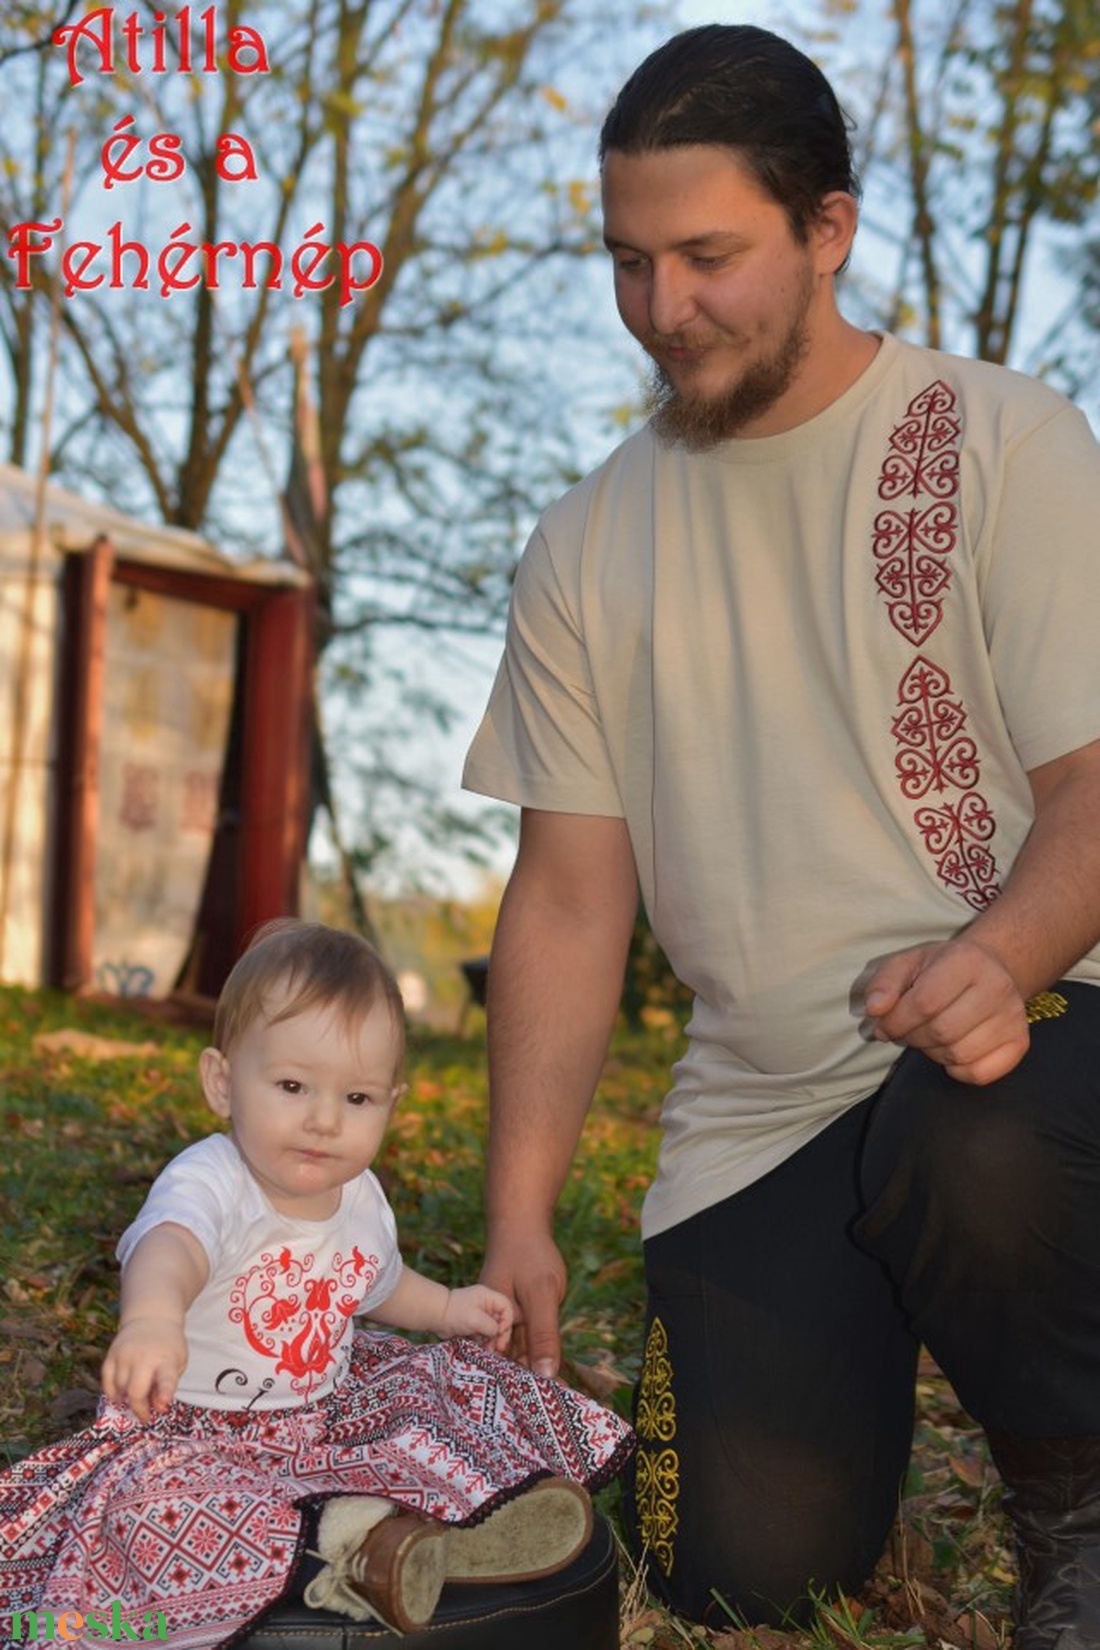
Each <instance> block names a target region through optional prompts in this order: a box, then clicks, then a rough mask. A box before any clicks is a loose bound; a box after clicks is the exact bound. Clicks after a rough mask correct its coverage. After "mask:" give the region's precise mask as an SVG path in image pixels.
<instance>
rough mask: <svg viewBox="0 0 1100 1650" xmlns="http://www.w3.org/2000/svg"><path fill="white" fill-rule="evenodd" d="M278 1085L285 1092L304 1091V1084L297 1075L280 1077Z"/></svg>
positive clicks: (299, 1092) (295, 1092)
mask: <svg viewBox="0 0 1100 1650" xmlns="http://www.w3.org/2000/svg"><path fill="white" fill-rule="evenodd" d="M276 1086H277V1087H278V1088H281V1089H282V1091H283V1093H284V1094H301V1092H302V1085H301V1083H300V1082H299V1081H298V1079H297V1078H296V1077H280V1079H279V1082H278V1084H277V1085H276Z"/></svg>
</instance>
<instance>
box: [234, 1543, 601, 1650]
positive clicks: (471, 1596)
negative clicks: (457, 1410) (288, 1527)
mask: <svg viewBox="0 0 1100 1650" xmlns="http://www.w3.org/2000/svg"><path fill="white" fill-rule="evenodd" d="M311 1574H312V1571H311V1570H310V1569H305V1568H304V1569H303V1571H302V1574H301V1575H300V1576H299V1578H298V1579H299V1587H305V1586H306V1584H307V1583H308V1581H309V1579H310V1575H311ZM618 1643H619V1557H618V1550H617V1548H616V1546H615V1541H614V1538H613V1537H612V1534H611V1530H610V1527H609V1526H608V1524H607V1521H606V1520H605V1519H604V1518H602V1517H601V1516H600V1515H599V1514H597V1515H596V1520H595V1527H594V1529H593V1532H592V1539H591V1541H590V1542H589V1543H588V1546H587V1547H586V1548H585V1549H584V1551H583V1552H582V1553H581V1554H580V1556H579V1557H578V1558H575V1559H574V1560H573V1563H572V1564H570V1565H569V1566H568V1568H567V1569H564V1570H560V1571H559V1572H558V1574H557V1575H552V1576H543V1577H542V1578H541V1579H539V1580H537V1581H525V1582H522V1583H510V1582H496V1583H493V1585H491V1586H488V1585H478V1584H472V1583H471V1584H462V1585H458V1586H456V1585H454V1584H451V1585H448V1586H446V1587H444V1589H443V1596H442V1598H441V1599H440V1601H439V1608H438V1609H437V1611H436V1613H435V1616H434V1617H433V1619H432V1621H431V1622H430V1623H429V1625H428V1626H427V1627H425V1628H423V1629H422V1630H421V1631H420V1632H417V1633H405V1634H401V1633H395V1632H393V1631H391V1630H390V1628H388V1627H383V1626H382V1625H381V1623H379V1622H366V1621H364V1622H360V1621H351V1620H350V1619H349V1618H348V1617H346V1616H337V1615H333V1614H331V1613H330V1612H329V1611H328V1610H311V1609H309V1608H308V1606H306V1605H305V1604H303V1603H302V1602H301V1598H300V1596H299V1597H297V1598H291V1599H284V1600H283V1602H282V1603H280V1604H275V1605H273V1606H272V1607H271V1609H270V1610H268V1611H267V1612H266V1613H265V1614H264V1615H263V1616H261V1617H260V1619H259V1620H258V1621H257V1622H255V1623H254V1625H253V1627H252V1628H251V1630H250V1631H249V1633H248V1635H247V1637H245V1638H243V1639H239V1640H238V1641H237V1646H235V1647H234V1650H389V1647H390V1646H393V1647H396V1646H398V1645H400V1646H401V1647H402V1650H517V1647H522V1650H566V1647H567V1650H618Z"/></svg>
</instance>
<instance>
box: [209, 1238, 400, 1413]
mask: <svg viewBox="0 0 1100 1650" xmlns="http://www.w3.org/2000/svg"><path fill="white" fill-rule="evenodd" d="M314 1258H315V1257H314V1256H313V1255H311V1254H310V1255H305V1256H304V1257H303V1258H302V1259H301V1260H295V1259H294V1258H293V1257H292V1256H291V1254H290V1252H289V1250H287V1249H284V1250H283V1251H282V1252H281V1254H278V1255H271V1254H263V1255H261V1256H260V1259H259V1262H258V1263H257V1264H256V1265H255V1266H253V1267H252V1268H251V1269H250V1270H249V1271H248V1272H245V1273H242V1275H241V1276H240V1277H239V1278H237V1280H236V1282H235V1284H234V1286H233V1289H232V1291H231V1293H230V1296H229V1301H230V1310H229V1321H230V1323H236V1324H240V1326H241V1328H242V1329H243V1330H244V1335H245V1339H246V1340H247V1341H248V1344H249V1346H250V1347H251V1348H252V1350H253V1351H254V1352H258V1353H259V1354H260V1356H261V1357H264V1358H274V1359H276V1360H277V1361H276V1364H275V1373H276V1374H277V1375H281V1374H287V1375H289V1376H290V1385H291V1387H292V1389H293V1390H294V1391H295V1392H296V1393H297V1394H298V1395H299V1396H301V1397H304V1398H308V1397H309V1395H310V1393H311V1392H313V1391H314V1390H315V1388H316V1387H317V1386H319V1385H320V1383H321V1381H322V1380H323V1378H324V1376H325V1375H326V1373H327V1372H328V1370H329V1369H330V1368H331V1367H332V1365H333V1364H334V1363H335V1361H336V1352H337V1349H338V1348H339V1346H340V1343H341V1342H342V1341H343V1339H344V1337H345V1335H346V1334H347V1332H348V1327H349V1324H350V1320H351V1316H352V1314H353V1313H354V1312H356V1311H357V1310H358V1308H359V1306H360V1304H361V1302H362V1301H363V1299H364V1297H365V1295H366V1293H367V1291H368V1290H369V1289H370V1288H371V1286H372V1284H373V1283H374V1280H375V1278H377V1276H378V1272H379V1269H380V1262H379V1260H378V1257H377V1255H370V1256H364V1255H363V1254H362V1253H361V1251H360V1250H359V1249H358V1248H355V1249H353V1250H352V1253H351V1254H350V1255H348V1256H346V1257H345V1256H342V1255H339V1254H337V1255H334V1256H333V1258H332V1264H331V1268H330V1270H329V1271H327V1272H325V1273H322V1274H321V1275H320V1276H318V1277H311V1276H310V1275H309V1274H310V1273H311V1271H312V1269H313V1264H314Z"/></svg>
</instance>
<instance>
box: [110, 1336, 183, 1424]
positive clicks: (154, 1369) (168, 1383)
mask: <svg viewBox="0 0 1100 1650" xmlns="http://www.w3.org/2000/svg"><path fill="white" fill-rule="evenodd" d="M186 1363H187V1344H186V1342H185V1341H184V1338H183V1325H182V1324H179V1323H177V1322H176V1321H175V1319H174V1318H132V1319H131V1320H130V1322H129V1323H125V1324H123V1326H122V1328H121V1329H120V1330H119V1332H118V1334H117V1335H116V1336H115V1338H114V1340H113V1341H112V1342H111V1346H110V1349H109V1351H108V1353H107V1356H106V1358H104V1360H103V1372H102V1383H103V1392H104V1395H105V1396H106V1397H108V1398H110V1399H111V1401H112V1402H113V1403H116V1404H129V1406H130V1408H131V1409H132V1410H133V1412H134V1414H135V1415H136V1416H137V1418H138V1420H139V1421H148V1420H150V1419H151V1418H152V1416H153V1415H154V1414H157V1413H162V1412H163V1411H164V1410H166V1409H167V1408H168V1406H169V1404H170V1403H171V1402H172V1399H173V1397H174V1396H175V1391H176V1386H177V1384H178V1382H179V1378H180V1376H181V1375H182V1374H183V1370H184V1366H185V1364H186Z"/></svg>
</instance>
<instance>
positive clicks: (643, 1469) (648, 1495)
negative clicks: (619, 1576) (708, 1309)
mask: <svg viewBox="0 0 1100 1650" xmlns="http://www.w3.org/2000/svg"><path fill="white" fill-rule="evenodd" d="M635 1431H636V1432H637V1434H638V1437H639V1439H640V1440H641V1448H640V1449H639V1451H638V1455H637V1459H636V1462H635V1495H636V1500H637V1508H638V1526H639V1528H640V1530H641V1533H642V1537H643V1539H644V1541H645V1544H646V1547H647V1548H648V1550H649V1552H650V1553H651V1554H652V1556H653V1558H654V1559H655V1560H656V1562H657V1564H659V1565H660V1567H661V1569H662V1571H663V1572H664V1574H665V1575H666V1576H668V1575H671V1574H672V1561H673V1543H674V1539H675V1535H676V1528H677V1524H678V1522H679V1520H678V1518H677V1515H676V1499H677V1497H678V1495H679V1493H680V1457H679V1456H678V1455H677V1453H676V1451H675V1450H674V1449H671V1448H669V1447H668V1446H669V1445H670V1444H671V1442H672V1440H673V1438H675V1436H676V1399H675V1396H674V1395H673V1391H672V1364H671V1362H670V1360H669V1356H668V1336H667V1334H666V1333H665V1326H664V1324H663V1323H662V1322H661V1320H660V1318H654V1320H653V1322H652V1324H651V1325H650V1329H649V1334H648V1336H647V1337H646V1343H645V1357H644V1359H643V1362H642V1378H641V1382H640V1384H639V1388H638V1414H637V1419H636V1422H635ZM661 1446H664V1447H663V1448H662V1447H661Z"/></svg>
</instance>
